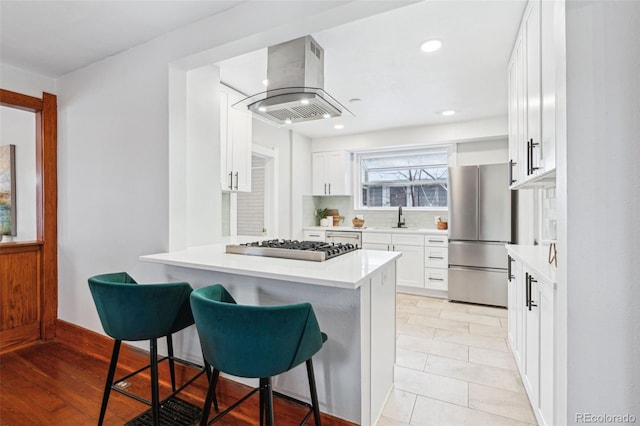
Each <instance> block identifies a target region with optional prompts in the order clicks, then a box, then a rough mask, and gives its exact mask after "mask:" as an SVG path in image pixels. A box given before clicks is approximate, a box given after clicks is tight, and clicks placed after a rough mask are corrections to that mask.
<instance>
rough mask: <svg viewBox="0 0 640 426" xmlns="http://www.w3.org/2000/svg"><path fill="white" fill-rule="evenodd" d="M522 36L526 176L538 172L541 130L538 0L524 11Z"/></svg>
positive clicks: (529, 4)
mask: <svg viewBox="0 0 640 426" xmlns="http://www.w3.org/2000/svg"><path fill="white" fill-rule="evenodd" d="M523 25H524V32H523V34H524V38H525V45H526V54H525V66H526V73H527V74H526V76H527V77H526V81H527V84H526V89H527V91H526V100H527V102H526V109H527V113H526V117H527V127H526V129H527V137H526V140H527V149H528V152H529V154H528V160H529V167H527V176H533V175H536V174H537V173H538V168H539V161H538V158H539V153H540V136H541V132H542V126H541V120H542V102H541V99H540V93H541V90H540V0H531V1H529V3H528V4H527V10H526V11H525V18H524V20H523Z"/></svg>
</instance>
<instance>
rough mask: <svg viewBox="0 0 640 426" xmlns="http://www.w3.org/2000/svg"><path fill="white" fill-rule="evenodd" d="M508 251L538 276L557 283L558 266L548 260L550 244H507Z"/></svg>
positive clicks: (551, 282) (550, 282)
mask: <svg viewBox="0 0 640 426" xmlns="http://www.w3.org/2000/svg"><path fill="white" fill-rule="evenodd" d="M506 247H507V253H508V254H509V255H510V256H511V257H513V258H514V259H516V260H517V261H519V262H522V264H523V265H525V266H526V267H527V268H528V269H530V270H531V272H533V273H534V274H535V275H536V277H538V278H540V279H543V280H545V281H547V282H548V283H549V284H554V285H555V284H556V268H555V266H553V265H552V264H550V263H549V262H548V260H547V259H548V256H549V247H548V246H523V245H518V244H507V245H506Z"/></svg>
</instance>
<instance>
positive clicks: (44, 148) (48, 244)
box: [0, 89, 58, 346]
mask: <svg viewBox="0 0 640 426" xmlns="http://www.w3.org/2000/svg"><path fill="white" fill-rule="evenodd" d="M0 105H2V106H5V107H9V108H17V109H20V110H23V111H30V112H33V113H35V123H36V140H35V143H36V182H37V184H36V222H37V224H36V238H37V240H36V241H28V242H15V243H11V242H10V243H2V244H0V256H5V255H7V256H10V255H11V253H14V252H15V251H16V250H17V249H21V248H24V249H28V248H30V249H34V248H37V250H39V252H40V265H39V271H38V277H39V280H40V285H39V294H38V297H39V299H40V300H39V304H38V305H39V313H40V339H43V340H49V339H53V338H54V337H55V335H56V320H57V316H58V172H57V170H58V159H57V144H58V140H57V131H58V107H57V97H56V95H52V94H50V93H45V92H43V93H42V98H36V97H33V96H28V95H24V94H21V93H16V92H11V91H9V90H4V89H0ZM17 267H19V265H17ZM17 346H19V345H17Z"/></svg>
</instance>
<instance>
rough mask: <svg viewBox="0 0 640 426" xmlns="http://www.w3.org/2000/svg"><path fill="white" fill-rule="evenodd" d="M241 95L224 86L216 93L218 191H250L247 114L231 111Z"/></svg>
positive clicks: (249, 138) (248, 125) (248, 124)
mask: <svg viewBox="0 0 640 426" xmlns="http://www.w3.org/2000/svg"><path fill="white" fill-rule="evenodd" d="M240 99H242V95H240V94H239V93H237V92H234V91H233V90H231V89H229V88H227V87H224V88H221V92H220V188H221V189H222V190H223V191H229V192H250V191H251V115H250V114H249V112H245V111H240V110H237V109H235V108H233V107H232V106H231V105H233V104H234V103H235V102H237V101H239V100H240Z"/></svg>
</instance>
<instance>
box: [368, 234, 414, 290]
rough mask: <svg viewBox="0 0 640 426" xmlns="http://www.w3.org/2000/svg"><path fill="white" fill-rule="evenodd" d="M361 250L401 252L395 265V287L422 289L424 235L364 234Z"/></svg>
mask: <svg viewBox="0 0 640 426" xmlns="http://www.w3.org/2000/svg"><path fill="white" fill-rule="evenodd" d="M362 248H363V249H365V250H388V251H399V252H401V253H402V257H400V259H398V261H397V263H396V265H397V266H396V268H397V269H396V275H397V285H399V286H406V287H419V288H424V235H422V234H405V233H402V234H392V233H388V234H385V233H374V232H364V233H363V234H362Z"/></svg>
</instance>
